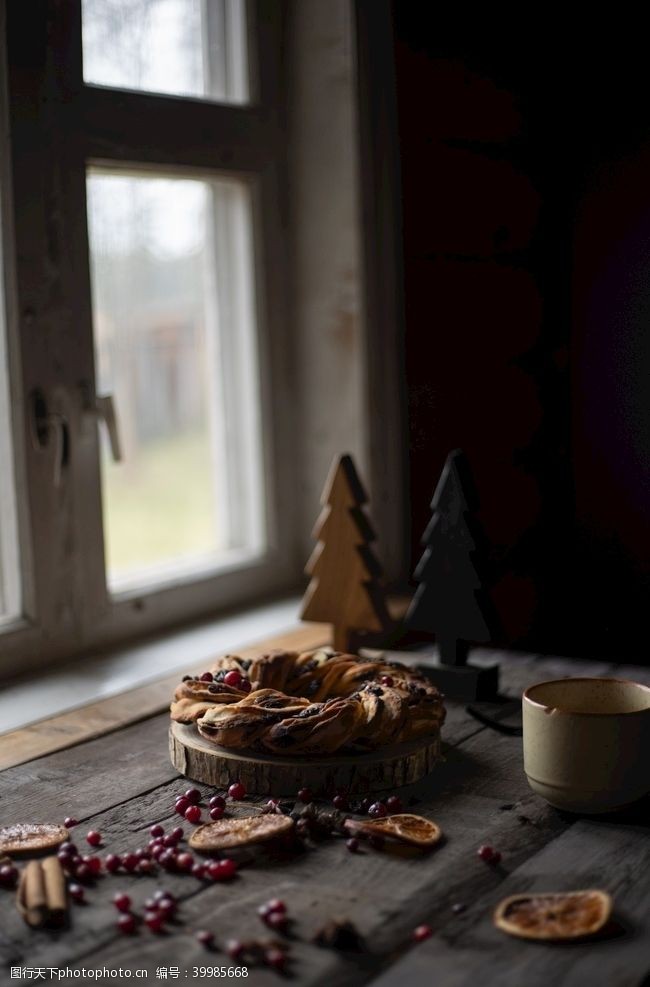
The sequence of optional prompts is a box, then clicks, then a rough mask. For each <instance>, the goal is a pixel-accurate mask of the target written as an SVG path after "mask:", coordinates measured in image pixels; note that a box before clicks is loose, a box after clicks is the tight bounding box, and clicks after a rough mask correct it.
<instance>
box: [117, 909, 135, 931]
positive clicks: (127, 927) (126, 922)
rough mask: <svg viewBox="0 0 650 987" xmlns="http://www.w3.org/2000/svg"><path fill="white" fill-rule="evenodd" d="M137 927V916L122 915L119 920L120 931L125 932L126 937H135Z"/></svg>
mask: <svg viewBox="0 0 650 987" xmlns="http://www.w3.org/2000/svg"><path fill="white" fill-rule="evenodd" d="M136 925H137V923H136V920H135V915H130V914H125V915H120V917H119V918H118V920H117V927H118V929H119V930H120V932H123V933H124V935H126V936H131V935H133V933H134V932H135V929H136Z"/></svg>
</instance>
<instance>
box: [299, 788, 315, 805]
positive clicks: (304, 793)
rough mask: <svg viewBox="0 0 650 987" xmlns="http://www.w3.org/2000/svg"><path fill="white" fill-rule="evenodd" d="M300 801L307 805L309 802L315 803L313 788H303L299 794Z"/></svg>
mask: <svg viewBox="0 0 650 987" xmlns="http://www.w3.org/2000/svg"><path fill="white" fill-rule="evenodd" d="M298 801H299V802H304V803H305V805H307V804H308V803H309V802H313V801H314V793H313V792H312V790H311V788H301V789H300V791H299V792H298Z"/></svg>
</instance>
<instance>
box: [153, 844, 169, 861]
mask: <svg viewBox="0 0 650 987" xmlns="http://www.w3.org/2000/svg"><path fill="white" fill-rule="evenodd" d="M163 853H167V848H166V847H165V846H163V844H162V843H159V844H158V846H155V847H153V849H152V851H151V856H152V857H153V859H154V860H160V858H161V857H162V855H163Z"/></svg>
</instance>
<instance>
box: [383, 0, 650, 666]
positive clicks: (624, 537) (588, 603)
mask: <svg viewBox="0 0 650 987" xmlns="http://www.w3.org/2000/svg"><path fill="white" fill-rule="evenodd" d="M608 18H609V19H608V22H607V23H604V22H603V23H602V24H599V23H597V22H595V21H594V19H593V18H592V16H591V14H590V18H589V24H582V25H580V26H579V27H576V28H574V29H572V28H570V27H567V25H565V24H559V23H557V22H555V23H553V24H549V23H547V22H540V23H535V22H534V21H531V16H530V11H528V15H527V18H526V19H525V20H524V18H523V16H522V20H521V23H519V24H518V23H516V22H513V20H512V18H510V17H506V16H505V15H503V16H502V17H501V18H499V15H498V13H497V14H496V15H495V13H494V10H492V9H490V11H489V14H488V15H486V14H483V15H482V16H481V15H480V13H478V12H477V11H476V10H471V11H469V10H465V11H463V12H462V13H459V14H458V15H454V14H453V13H452V14H450V13H449V12H448V11H444V10H443V9H442V7H441V6H439V5H433V4H422V3H416V2H414V0H409V2H404V0H402V2H399V0H397V2H395V3H394V5H393V31H394V56H395V71H396V85H397V141H398V148H399V165H400V170H401V183H402V200H401V209H402V216H401V220H402V233H403V240H402V250H403V276H404V307H405V320H406V333H405V354H404V357H405V363H406V376H407V395H408V422H409V441H408V444H409V453H408V462H409V467H408V472H409V483H410V496H409V502H410V504H411V547H412V562H413V564H415V562H416V561H417V558H418V556H419V554H420V547H419V539H420V536H421V533H422V530H423V528H424V526H425V524H426V522H427V520H428V518H429V508H428V502H429V500H430V498H431V494H432V492H433V489H434V486H435V483H436V480H437V477H438V475H439V472H440V470H441V468H442V465H443V463H444V460H445V456H446V454H447V452H448V451H449V450H451V449H453V448H455V447H458V446H459V447H461V448H462V449H463V450H464V451H465V453H466V454H467V457H468V459H469V462H470V465H471V467H472V470H473V474H474V478H475V481H476V485H477V488H478V493H479V497H480V501H481V510H480V521H481V522H482V525H483V528H484V531H485V534H486V536H487V539H488V542H489V546H490V548H489V553H488V557H487V559H486V560H485V561H486V563H487V572H488V575H489V580H490V585H491V594H492V598H493V600H494V603H495V605H496V607H497V610H498V612H499V615H500V620H501V625H502V626H501V630H500V635H499V637H500V641H501V642H502V643H509V644H518V645H522V646H525V647H528V648H533V649H539V650H541V651H552V652H555V653H565V654H589V655H592V656H593V655H595V654H602V655H607V656H609V657H613V658H615V659H616V658H618V657H620V658H621V659H623V658H628V659H629V658H632V657H634V658H635V659H641V660H647V657H646V656H647V647H646V643H645V634H644V632H645V624H646V609H647V605H648V601H649V599H650V594H649V590H650V566H649V559H650V524H649V522H650V482H649V481H650V454H649V448H650V389H649V387H648V380H649V371H650V68H649V66H650V60H649V59H648V56H647V52H646V50H645V49H646V39H645V36H644V32H643V31H642V28H641V25H640V23H639V24H637V25H636V26H635V24H634V23H633V22H626V23H625V24H622V23H619V22H617V20H616V13H615V12H614V13H613V14H612V12H611V11H610V13H609V15H608Z"/></svg>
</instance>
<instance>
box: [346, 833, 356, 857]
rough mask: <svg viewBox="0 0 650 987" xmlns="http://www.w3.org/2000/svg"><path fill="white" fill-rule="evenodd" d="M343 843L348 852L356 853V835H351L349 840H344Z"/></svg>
mask: <svg viewBox="0 0 650 987" xmlns="http://www.w3.org/2000/svg"><path fill="white" fill-rule="evenodd" d="M345 845H346V847H347V848H348V850H349V851H350V853H356V852H357V850H358V849H359V841H358V839H357V838H356V836H351V837H350V839H349V840H346V841H345Z"/></svg>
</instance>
